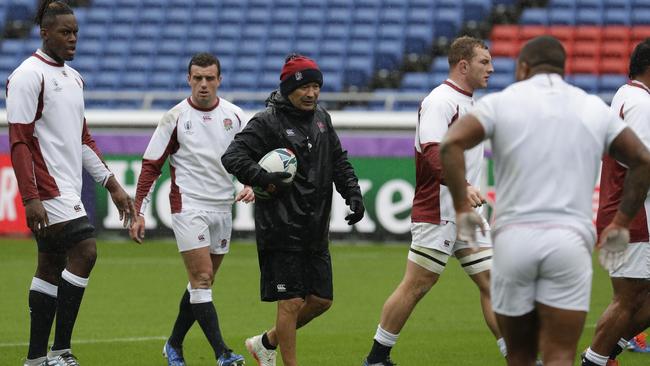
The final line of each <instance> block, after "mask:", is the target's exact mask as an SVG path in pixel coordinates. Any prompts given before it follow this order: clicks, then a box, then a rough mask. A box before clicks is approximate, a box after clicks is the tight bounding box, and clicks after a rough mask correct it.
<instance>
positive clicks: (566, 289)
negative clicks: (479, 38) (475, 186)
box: [441, 36, 650, 366]
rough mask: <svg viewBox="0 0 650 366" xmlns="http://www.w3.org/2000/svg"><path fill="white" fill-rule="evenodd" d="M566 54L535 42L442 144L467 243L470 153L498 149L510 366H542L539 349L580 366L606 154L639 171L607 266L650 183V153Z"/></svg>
mask: <svg viewBox="0 0 650 366" xmlns="http://www.w3.org/2000/svg"><path fill="white" fill-rule="evenodd" d="M565 58H566V54H565V51H564V48H563V47H562V44H561V43H560V42H559V41H558V40H557V39H555V38H553V37H550V36H541V37H537V38H534V39H532V40H531V41H529V42H527V43H526V44H525V45H524V47H523V48H522V51H521V54H520V55H519V59H518V61H517V70H516V77H517V80H522V81H520V82H518V83H515V84H513V85H511V86H509V87H508V88H506V89H505V90H504V91H502V92H499V93H494V94H491V95H488V96H485V97H484V98H482V99H481V100H480V101H479V102H478V103H477V105H476V107H475V109H474V110H472V111H470V113H468V114H467V115H465V116H464V117H462V118H461V120H460V121H459V122H458V123H456V124H455V125H454V126H453V127H452V128H451V129H450V130H449V131H448V133H447V136H446V137H445V139H444V140H443V142H442V145H441V156H442V165H443V169H448V170H445V171H446V175H445V178H446V179H447V183H448V187H449V189H450V191H451V194H452V197H453V201H454V207H455V209H456V213H457V214H456V215H457V220H456V222H457V224H458V234H459V238H461V239H462V238H466V239H467V240H470V241H474V240H475V236H476V228H477V227H479V226H481V225H482V220H481V218H480V217H479V216H478V215H477V214H476V213H475V212H474V211H473V210H472V208H471V207H470V205H469V203H468V202H467V199H466V194H467V193H466V190H467V189H466V182H465V175H464V171H465V169H463V167H464V166H465V159H464V157H463V151H464V150H466V149H471V148H472V147H474V146H475V145H477V144H479V143H481V142H482V141H483V140H484V139H486V138H489V139H490V141H491V144H492V152H493V156H494V163H495V181H496V197H497V201H496V207H495V211H496V221H495V224H494V228H493V231H492V232H493V240H494V257H493V260H494V265H493V267H492V283H491V295H492V306H493V308H494V311H495V313H496V315H497V321H498V323H499V329H500V330H501V332H502V334H503V336H504V339H505V340H506V345H507V347H508V364H509V365H533V364H534V363H535V357H536V355H537V351H538V347H539V348H541V350H542V352H543V357H544V364H545V365H556V366H565V365H566V366H568V365H572V364H573V361H574V359H575V353H576V347H577V342H578V339H579V338H580V334H581V332H582V328H583V325H584V321H585V317H586V314H587V311H588V309H589V296H590V289H591V275H592V269H591V251H592V249H593V246H594V243H595V241H596V236H595V232H594V230H593V224H592V222H591V217H592V194H593V188H594V184H595V182H596V178H597V176H598V170H599V166H600V158H601V156H602V155H603V154H610V155H611V156H613V157H615V158H616V159H617V160H619V161H621V162H623V163H625V164H626V165H627V166H628V167H629V173H628V177H627V181H626V185H625V187H626V189H625V190H624V192H623V198H622V202H621V205H620V206H619V209H618V211H617V213H616V216H615V218H614V220H613V223H612V224H610V225H609V226H608V227H607V228H606V229H605V230H604V231H603V233H602V240H601V241H600V242H599V243H598V247H599V248H600V250H601V263H602V264H603V266H604V267H606V268H613V267H616V266H618V265H620V263H621V262H622V261H623V260H624V256H625V254H624V253H625V249H626V247H627V241H626V240H625V239H626V237H625V236H626V234H627V233H628V231H627V227H628V226H629V223H630V221H631V218H632V217H634V215H635V213H636V212H637V210H638V209H639V208H640V207H641V206H642V204H643V201H644V199H645V196H646V193H647V191H648V187H649V186H650V152H648V150H647V149H646V148H645V147H644V146H643V143H642V142H641V141H640V140H639V139H638V137H637V136H636V135H635V134H634V132H633V131H632V130H631V129H629V128H626V127H625V124H623V122H622V121H621V120H620V118H619V117H618V116H617V115H616V114H615V113H612V112H611V111H610V110H609V108H608V107H607V105H606V104H605V103H603V101H602V100H601V99H600V98H598V97H596V96H592V95H589V94H587V93H585V92H584V91H582V90H580V89H578V88H576V87H573V86H571V85H569V84H567V83H566V82H564V80H563V79H562V75H563V74H564V62H565ZM453 168H456V169H453Z"/></svg>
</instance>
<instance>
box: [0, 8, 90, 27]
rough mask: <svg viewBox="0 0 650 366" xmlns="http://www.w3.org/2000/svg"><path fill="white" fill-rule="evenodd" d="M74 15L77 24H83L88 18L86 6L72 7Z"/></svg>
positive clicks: (3, 12)
mask: <svg viewBox="0 0 650 366" xmlns="http://www.w3.org/2000/svg"><path fill="white" fill-rule="evenodd" d="M4 15H5V10H4V9H1V8H0V19H4V18H5V17H4ZM74 17H75V19H76V20H77V24H79V25H83V26H85V24H86V21H87V19H88V8H76V9H74Z"/></svg>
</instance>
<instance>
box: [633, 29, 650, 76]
mask: <svg viewBox="0 0 650 366" xmlns="http://www.w3.org/2000/svg"><path fill="white" fill-rule="evenodd" d="M648 67H650V38H646V39H645V40H644V41H643V42H641V43H639V44H638V45H636V47H634V51H632V56H630V73H629V76H630V79H634V78H635V77H637V76H639V75H643V74H644V73H645V72H646V71H647V70H648Z"/></svg>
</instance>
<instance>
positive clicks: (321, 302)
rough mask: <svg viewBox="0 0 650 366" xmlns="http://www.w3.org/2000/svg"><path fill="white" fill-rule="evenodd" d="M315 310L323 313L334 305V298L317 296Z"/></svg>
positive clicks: (314, 303) (314, 302)
mask: <svg viewBox="0 0 650 366" xmlns="http://www.w3.org/2000/svg"><path fill="white" fill-rule="evenodd" d="M313 307H314V312H315V313H316V314H322V313H324V312H326V311H327V310H329V309H330V308H331V307H332V300H329V299H323V298H317V299H315V300H314V301H313Z"/></svg>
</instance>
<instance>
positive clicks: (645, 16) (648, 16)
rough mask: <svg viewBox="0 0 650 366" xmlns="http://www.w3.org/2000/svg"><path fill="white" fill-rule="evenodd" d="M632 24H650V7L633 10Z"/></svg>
mask: <svg viewBox="0 0 650 366" xmlns="http://www.w3.org/2000/svg"><path fill="white" fill-rule="evenodd" d="M632 24H633V25H647V24H650V8H644V9H638V10H637V9H635V10H634V11H632Z"/></svg>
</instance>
